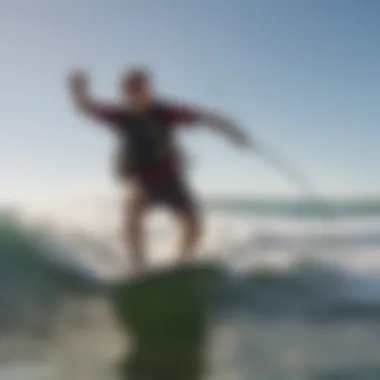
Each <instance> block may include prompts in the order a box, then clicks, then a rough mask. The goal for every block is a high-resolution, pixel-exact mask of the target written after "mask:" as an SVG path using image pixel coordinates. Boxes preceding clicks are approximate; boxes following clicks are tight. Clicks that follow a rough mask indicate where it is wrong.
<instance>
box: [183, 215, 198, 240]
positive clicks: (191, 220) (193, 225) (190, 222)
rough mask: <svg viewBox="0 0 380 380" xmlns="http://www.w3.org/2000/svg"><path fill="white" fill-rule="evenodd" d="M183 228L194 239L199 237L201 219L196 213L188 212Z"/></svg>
mask: <svg viewBox="0 0 380 380" xmlns="http://www.w3.org/2000/svg"><path fill="white" fill-rule="evenodd" d="M185 228H186V230H187V232H188V233H189V234H191V235H193V236H194V237H199V236H200V235H201V232H202V218H201V216H200V214H199V212H197V211H191V212H189V213H188V214H187V215H186V217H185Z"/></svg>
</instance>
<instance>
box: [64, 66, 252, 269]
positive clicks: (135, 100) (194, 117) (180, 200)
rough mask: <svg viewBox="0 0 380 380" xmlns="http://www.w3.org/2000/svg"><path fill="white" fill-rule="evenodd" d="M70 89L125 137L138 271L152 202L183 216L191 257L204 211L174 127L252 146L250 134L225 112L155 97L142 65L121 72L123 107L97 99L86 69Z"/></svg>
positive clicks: (129, 233) (123, 156)
mask: <svg viewBox="0 0 380 380" xmlns="http://www.w3.org/2000/svg"><path fill="white" fill-rule="evenodd" d="M69 89H70V94H71V97H72V99H73V101H74V104H75V105H76V107H77V108H78V110H79V111H81V112H82V113H83V114H85V115H87V116H90V117H92V118H94V119H95V120H98V121H100V122H103V123H105V124H108V125H109V126H110V127H111V129H112V130H113V131H114V132H115V133H116V134H117V136H118V139H119V141H120V145H121V149H120V154H119V158H118V160H119V162H118V171H119V174H120V177H121V178H122V179H129V180H131V181H132V183H133V189H132V194H131V197H130V198H129V199H128V200H127V201H126V204H125V233H126V238H127V243H128V244H129V246H130V251H131V255H132V256H131V259H132V265H133V270H134V271H135V272H136V271H137V272H138V271H140V270H142V269H143V268H144V246H143V242H144V236H143V234H142V228H143V217H144V216H145V214H146V212H147V210H149V208H150V207H151V206H152V205H165V206H167V207H168V208H169V209H171V210H172V211H173V212H174V213H175V214H176V215H177V216H178V218H179V222H180V225H181V227H182V236H181V240H180V244H179V247H178V252H179V255H180V259H181V260H187V259H189V258H190V257H191V256H192V255H193V253H194V249H195V246H196V244H197V243H198V241H199V239H200V236H201V226H200V215H199V210H198V208H197V206H196V203H195V202H194V200H193V198H192V196H191V193H190V191H189V188H188V186H187V184H186V181H185V176H184V169H183V162H182V157H181V155H180V152H179V149H178V147H177V146H176V145H175V138H174V129H175V128H176V127H177V126H181V125H188V126H190V125H206V126H208V127H209V128H210V129H212V130H213V131H215V132H218V133H221V134H223V135H225V137H227V138H228V139H230V140H231V141H232V142H234V143H235V144H237V145H238V146H241V147H245V146H248V138H247V136H246V135H245V134H244V133H243V132H242V131H240V130H239V129H238V128H237V127H236V126H235V125H234V124H233V123H231V122H230V121H228V120H226V119H224V118H222V117H219V116H217V115H214V114H212V113H210V112H206V111H204V110H202V109H198V108H195V107H190V106H185V105H178V104H174V103H170V102H167V101H163V100H161V99H158V98H156V96H155V92H154V88H153V80H152V78H151V75H150V74H149V73H148V72H147V71H145V70H143V69H139V68H138V69H134V70H131V71H129V72H127V73H125V74H124V75H123V76H122V78H121V81H120V90H121V94H122V100H123V102H122V105H120V106H116V105H108V104H105V103H102V102H99V101H97V100H95V99H93V97H92V96H91V94H90V89H89V81H88V78H87V76H86V74H85V73H83V72H75V73H73V74H72V75H71V76H70V77H69Z"/></svg>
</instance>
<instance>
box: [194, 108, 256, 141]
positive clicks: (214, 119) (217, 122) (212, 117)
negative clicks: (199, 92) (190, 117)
mask: <svg viewBox="0 0 380 380" xmlns="http://www.w3.org/2000/svg"><path fill="white" fill-rule="evenodd" d="M199 113H200V121H201V123H202V124H204V125H206V126H208V127H209V128H210V129H211V130H213V131H215V132H217V133H220V134H222V135H224V136H226V137H227V138H228V139H229V140H230V141H232V142H233V143H235V144H237V145H238V146H242V147H249V146H251V145H252V142H251V139H250V137H249V136H248V135H247V134H246V133H245V132H244V131H243V130H242V129H241V128H240V127H239V126H238V125H237V123H235V122H233V121H232V120H230V119H228V118H226V117H224V116H220V115H218V114H216V113H213V112H207V111H199Z"/></svg>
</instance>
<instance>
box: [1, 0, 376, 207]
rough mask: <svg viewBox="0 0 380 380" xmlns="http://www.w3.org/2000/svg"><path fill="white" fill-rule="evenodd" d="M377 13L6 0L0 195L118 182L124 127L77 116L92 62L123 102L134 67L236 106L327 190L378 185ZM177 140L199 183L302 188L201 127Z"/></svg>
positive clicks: (102, 87)
mask: <svg viewBox="0 0 380 380" xmlns="http://www.w3.org/2000/svg"><path fill="white" fill-rule="evenodd" d="M90 4H91V6H90ZM379 17H380V2H378V1H377V0H360V1H358V0H287V1H284V0H234V1H231V0H193V1H190V0H98V1H96V2H95V1H92V2H90V1H89V0H34V1H27V0H0V54H1V60H0V83H1V89H0V104H1V112H0V134H1V140H0V144H1V149H0V152H1V160H0V178H1V186H0V199H2V200H21V199H22V200H28V201H32V202H34V201H35V202H37V201H39V202H43V201H44V200H45V199H48V198H52V197H57V198H60V197H62V198H64V197H75V196H96V195H97V194H108V193H109V192H112V191H113V190H114V188H115V186H116V182H115V181H114V179H113V177H112V175H111V170H112V152H113V149H114V148H115V146H116V141H115V137H114V136H112V135H111V134H110V133H109V132H108V131H107V130H105V129H103V128H102V127H101V126H100V125H95V124H92V123H91V122H89V121H86V120H84V119H83V118H81V117H79V116H78V115H77V114H76V113H75V112H74V110H73V109H72V106H71V103H70V101H69V97H68V94H67V91H66V82H65V78H66V75H67V73H68V72H69V71H70V70H71V69H73V68H85V69H87V70H88V71H89V72H90V74H91V76H92V81H93V83H92V84H93V91H94V93H95V94H96V95H97V96H99V97H100V98H104V99H110V100H113V99H115V100H117V96H118V93H117V87H116V84H117V77H118V75H119V73H120V72H121V71H122V70H123V69H124V68H126V67H130V66H133V65H135V64H143V65H145V66H148V67H150V68H151V70H152V71H153V72H154V73H155V75H156V77H157V86H158V90H159V92H160V93H162V94H164V95H165V96H167V97H173V98H176V99H182V100H183V101H189V102H192V103H198V104H200V105H202V106H204V107H209V108H211V109H221V110H222V111H223V112H224V113H226V114H228V115H231V116H232V117H233V118H234V119H235V120H237V121H238V122H239V123H240V124H241V125H242V126H243V127H244V128H246V129H247V131H249V133H250V134H251V135H252V136H253V137H254V138H255V139H257V140H258V141H260V143H263V144H267V145H268V146H270V147H271V149H274V150H276V151H279V152H281V154H283V155H284V156H285V157H287V159H288V161H289V162H291V163H292V164H293V165H295V166H296V167H297V168H298V169H299V170H300V171H302V172H303V173H304V174H305V175H306V176H308V177H309V178H310V179H311V180H312V182H313V183H315V184H316V186H317V187H318V188H319V189H320V190H321V191H322V192H323V193H325V194H326V195H331V196H367V195H376V194H378V193H379V191H380V175H379V170H378V162H379V158H380V153H379V149H378V143H379V141H380V128H379V127H380V106H379V104H380V71H379V67H380V49H379V46H380V24H379V21H378V20H379ZM181 141H182V143H183V144H184V147H185V148H186V152H187V154H188V155H189V157H190V158H191V159H192V166H191V178H192V179H193V181H194V187H195V188H196V189H198V190H199V191H200V192H202V193H205V194H232V195H233V194H235V195H236V194H240V195H252V196H254V195H258V194H260V195H269V194H271V195H273V194H274V195H276V194H288V193H289V192H292V191H293V190H294V188H293V187H292V185H291V184H290V183H288V182H287V181H286V180H285V179H284V178H282V177H281V175H279V174H278V173H277V172H276V171H274V170H272V168H271V167H270V166H268V165H266V163H265V162H263V161H262V160H260V158H259V157H257V156H256V155H255V154H252V155H250V154H247V152H242V151H239V150H237V149H236V148H235V147H234V146H230V145H229V144H228V143H226V141H224V140H223V139H222V138H220V137H219V136H216V135H212V134H210V133H209V132H207V131H206V130H204V129H203V128H199V129H197V130H196V131H194V132H190V131H184V132H183V134H181Z"/></svg>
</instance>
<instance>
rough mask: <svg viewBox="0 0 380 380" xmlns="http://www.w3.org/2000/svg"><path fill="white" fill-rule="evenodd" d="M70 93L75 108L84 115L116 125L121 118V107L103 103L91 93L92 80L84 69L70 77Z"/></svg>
mask: <svg viewBox="0 0 380 380" xmlns="http://www.w3.org/2000/svg"><path fill="white" fill-rule="evenodd" d="M68 85H69V93H70V97H71V99H72V101H73V103H74V106H75V108H76V109H77V110H78V111H79V112H80V113H81V114H83V115H85V116H88V117H91V118H93V119H96V120H98V121H101V122H104V123H107V124H111V125H113V126H115V125H116V124H117V123H118V121H119V120H120V113H121V110H120V107H117V106H113V105H110V104H106V103H103V102H101V101H98V100H96V99H94V98H93V96H92V95H91V94H90V82H89V78H88V76H87V74H86V73H85V72H83V71H75V72H73V73H71V74H70V75H69V78H68Z"/></svg>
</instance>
